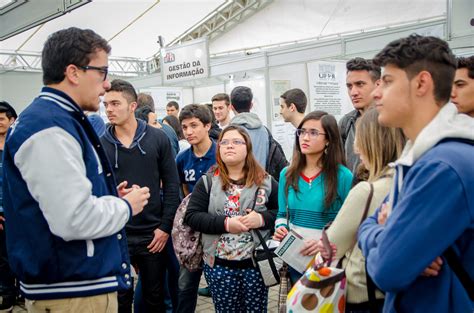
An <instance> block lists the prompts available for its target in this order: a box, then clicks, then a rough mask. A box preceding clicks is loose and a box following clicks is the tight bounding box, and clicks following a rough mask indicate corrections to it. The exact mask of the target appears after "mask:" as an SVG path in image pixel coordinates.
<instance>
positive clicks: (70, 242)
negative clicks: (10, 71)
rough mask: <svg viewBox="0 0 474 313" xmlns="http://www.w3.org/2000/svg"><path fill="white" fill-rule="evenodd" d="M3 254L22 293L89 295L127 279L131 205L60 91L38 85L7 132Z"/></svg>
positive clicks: (89, 130)
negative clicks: (34, 95) (120, 194)
mask: <svg viewBox="0 0 474 313" xmlns="http://www.w3.org/2000/svg"><path fill="white" fill-rule="evenodd" d="M3 165H4V173H3V174H4V176H3V177H4V184H3V191H4V209H5V217H6V236H7V249H8V257H9V261H10V265H11V268H12V270H13V272H14V273H15V274H16V276H17V278H19V280H20V290H21V292H22V293H23V295H24V296H25V297H26V298H27V299H31V300H37V299H38V300H40V299H58V298H71V297H83V296H91V295H97V294H103V293H109V292H113V291H116V290H119V289H125V288H127V287H129V286H130V285H131V281H130V264H129V263H130V262H129V257H128V250H127V240H126V237H125V232H124V231H123V227H124V226H125V224H126V223H127V221H128V220H129V218H130V216H131V208H130V206H129V204H128V203H127V202H126V201H124V200H122V199H119V198H117V197H116V195H117V194H116V184H115V179H114V176H113V173H112V170H111V167H110V165H109V162H108V161H107V158H106V156H105V152H104V150H103V149H102V146H101V144H100V141H99V138H98V137H97V135H96V134H95V132H94V129H93V128H92V125H91V124H90V123H89V121H88V119H87V118H86V116H85V115H84V113H83V112H82V110H81V109H80V108H79V106H78V105H77V104H75V103H74V101H73V100H72V99H71V98H70V97H69V96H67V95H66V94H65V93H63V92H61V91H59V90H56V89H52V88H48V87H44V88H43V89H42V92H41V94H40V95H39V97H38V98H36V99H35V100H34V101H33V103H32V104H31V105H30V106H29V107H27V108H26V109H25V110H24V111H23V112H22V114H21V115H20V117H19V118H18V119H17V120H16V122H15V123H14V125H13V126H12V128H11V130H10V132H9V133H8V135H7V139H6V143H5V150H4V163H3Z"/></svg>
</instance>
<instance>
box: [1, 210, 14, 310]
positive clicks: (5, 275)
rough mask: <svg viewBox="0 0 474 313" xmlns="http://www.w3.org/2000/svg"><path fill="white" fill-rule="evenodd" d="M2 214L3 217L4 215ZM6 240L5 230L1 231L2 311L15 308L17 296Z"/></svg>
mask: <svg viewBox="0 0 474 313" xmlns="http://www.w3.org/2000/svg"><path fill="white" fill-rule="evenodd" d="M0 214H1V215H2V216H3V213H0ZM5 239H6V238H5V230H0V297H2V298H3V301H2V302H3V304H0V310H2V309H8V308H10V307H11V306H13V304H14V302H15V298H16V296H17V288H16V286H15V276H14V275H13V272H12V270H11V268H10V265H9V264H8V256H7V247H6V240H5Z"/></svg>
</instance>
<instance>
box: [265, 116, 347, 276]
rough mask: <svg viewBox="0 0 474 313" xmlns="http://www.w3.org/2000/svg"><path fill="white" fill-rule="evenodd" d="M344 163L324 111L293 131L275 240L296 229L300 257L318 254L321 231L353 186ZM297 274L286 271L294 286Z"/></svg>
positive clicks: (331, 121) (332, 125)
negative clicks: (300, 244) (301, 243)
mask: <svg viewBox="0 0 474 313" xmlns="http://www.w3.org/2000/svg"><path fill="white" fill-rule="evenodd" d="M344 165H345V160H344V153H343V151H342V144H341V137H340V134H339V129H338V127H337V122H336V119H335V118H334V116H332V115H330V114H328V113H326V112H323V111H314V112H311V113H309V114H308V115H306V116H305V117H304V118H303V120H302V121H301V123H300V125H299V126H298V129H297V130H296V134H295V146H294V150H293V158H292V161H291V164H290V165H289V166H288V167H286V168H285V169H283V170H282V172H281V174H280V181H279V186H278V207H279V210H278V215H277V221H276V223H275V224H276V227H275V228H276V231H275V234H274V236H273V238H274V239H275V240H278V241H281V240H283V239H284V238H285V237H286V235H287V234H288V230H289V229H291V230H294V231H295V232H297V233H298V234H300V235H301V236H302V237H303V238H304V239H305V247H304V248H303V249H302V250H301V252H300V253H301V254H302V255H315V254H316V252H317V243H318V240H319V239H320V237H321V230H322V229H323V227H324V226H325V225H326V224H327V223H329V222H331V221H332V220H334V218H335V217H336V215H337V212H338V211H339V209H340V207H341V205H342V203H343V202H344V199H345V198H346V196H347V194H348V193H349V190H350V188H351V184H352V174H351V172H350V170H349V169H348V168H346V167H345V166H344ZM287 212H288V220H287ZM301 274H302V273H298V272H297V271H296V270H295V269H292V268H290V278H291V281H292V283H295V282H296V280H297V279H298V278H299V277H300V276H301Z"/></svg>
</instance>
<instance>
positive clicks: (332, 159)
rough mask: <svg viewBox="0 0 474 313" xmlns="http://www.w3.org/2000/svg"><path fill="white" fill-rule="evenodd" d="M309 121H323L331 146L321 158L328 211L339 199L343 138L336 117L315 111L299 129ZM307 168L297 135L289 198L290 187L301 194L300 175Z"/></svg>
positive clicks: (289, 180)
mask: <svg viewBox="0 0 474 313" xmlns="http://www.w3.org/2000/svg"><path fill="white" fill-rule="evenodd" d="M309 120H317V121H321V125H322V127H323V129H324V132H325V133H326V135H325V136H326V139H327V140H328V143H329V145H328V146H327V148H326V149H327V153H326V152H325V153H323V155H322V157H321V163H322V171H321V174H322V175H324V184H325V186H324V187H325V193H326V196H325V198H324V206H325V208H326V209H328V208H330V207H331V205H332V203H333V202H334V200H336V198H337V173H338V167H339V165H345V164H346V161H345V158H344V152H343V150H342V143H341V136H340V134H339V128H338V126H337V121H336V119H335V118H334V116H332V115H330V114H328V113H326V112H324V111H313V112H310V113H308V115H306V116H305V117H304V118H303V120H302V121H301V123H300V124H299V125H298V129H301V127H303V125H304V123H305V122H306V121H309ZM305 166H306V156H305V155H304V154H303V153H301V148H300V143H299V139H298V136H297V135H296V133H295V146H294V148H293V159H292V161H291V164H290V166H289V167H288V170H287V172H286V175H285V177H286V184H285V194H286V196H287V197H288V190H289V189H290V186H291V187H293V189H294V190H295V192H296V193H298V192H299V188H298V180H299V177H300V173H301V172H302V171H303V169H304V168H305Z"/></svg>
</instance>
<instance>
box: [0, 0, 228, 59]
mask: <svg viewBox="0 0 474 313" xmlns="http://www.w3.org/2000/svg"><path fill="white" fill-rule="evenodd" d="M156 2H157V1H154V0H153V1H152V0H120V1H115V0H94V1H92V2H90V3H87V4H86V5H83V6H81V7H79V8H77V9H75V10H73V11H72V12H70V13H68V14H65V15H63V16H60V17H58V18H56V19H54V20H51V21H49V22H47V23H45V24H44V26H43V27H42V28H41V29H40V30H39V31H38V32H37V33H36V34H35V35H34V36H33V37H32V38H31V39H30V40H29V41H28V42H27V43H26V44H25V45H24V46H23V47H22V49H21V51H24V52H40V51H41V50H42V47H43V44H44V42H45V40H46V39H47V37H48V35H50V34H51V33H53V32H55V31H57V30H59V29H63V28H68V27H71V26H76V27H80V28H90V29H92V30H94V31H95V32H97V33H98V34H99V35H101V36H102V37H104V38H105V39H107V40H110V39H111V38H112V37H113V36H114V35H116V34H117V33H118V32H119V31H120V30H122V29H123V28H125V27H126V26H127V25H128V24H129V23H130V22H132V21H133V20H134V19H135V18H136V17H138V16H139V15H140V14H142V13H143V12H144V11H146V10H147V9H148V8H150V7H151V6H152V5H153V4H154V3H156ZM223 2H225V0H161V1H159V3H158V4H157V5H156V6H154V7H153V8H152V9H151V10H150V11H148V12H147V13H146V14H144V15H143V16H142V17H141V18H140V19H138V20H137V21H136V22H135V23H134V24H132V25H131V26H130V27H128V28H127V29H125V30H124V31H123V32H122V33H121V34H119V35H118V36H117V37H115V38H114V39H112V40H111V41H110V45H111V46H112V53H111V55H112V56H114V57H134V58H140V59H146V58H149V57H151V56H152V55H154V54H155V53H157V52H158V51H159V49H160V46H159V44H158V43H157V41H158V36H159V35H161V36H163V37H164V38H165V40H166V41H171V40H173V39H174V38H175V37H177V36H179V35H180V34H182V33H183V32H184V31H185V30H187V29H188V28H189V27H191V26H192V25H194V24H195V23H197V22H199V21H200V20H201V19H203V18H204V17H205V16H206V15H207V14H208V13H209V12H211V11H213V10H214V9H216V8H217V7H218V6H219V5H221V4H222V3H223ZM39 27H41V26H38V27H35V28H32V29H30V30H28V31H26V32H24V33H21V34H19V35H16V36H14V37H11V38H9V39H6V40H4V41H2V42H0V49H1V50H11V51H15V50H16V49H18V47H19V46H20V45H22V43H23V42H24V41H25V40H26V39H27V38H28V37H29V36H30V35H31V34H33V33H34V32H35V31H36V30H37V29H38V28H39Z"/></svg>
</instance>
